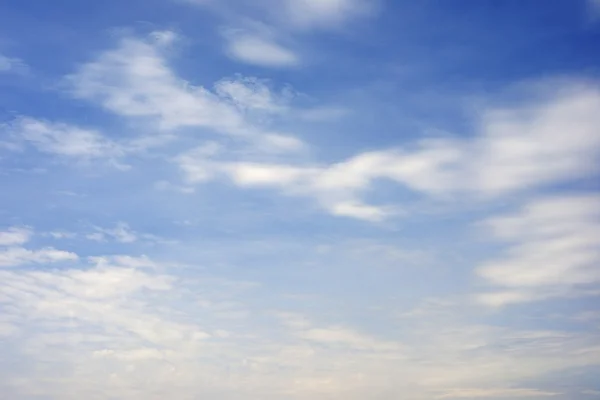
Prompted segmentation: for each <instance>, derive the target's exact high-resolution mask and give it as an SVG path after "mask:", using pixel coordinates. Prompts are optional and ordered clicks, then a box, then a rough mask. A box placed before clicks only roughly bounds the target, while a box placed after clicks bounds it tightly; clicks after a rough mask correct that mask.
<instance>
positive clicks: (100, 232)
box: [86, 222, 139, 243]
mask: <svg viewBox="0 0 600 400" xmlns="http://www.w3.org/2000/svg"><path fill="white" fill-rule="evenodd" d="M95 229H96V232H94V233H90V234H88V235H86V237H87V238H88V239H90V240H95V241H99V242H102V241H105V240H106V238H107V237H108V238H111V239H114V240H116V241H117V242H120V243H133V242H136V241H137V240H138V239H139V237H138V236H139V235H138V234H137V233H136V232H135V231H133V230H132V229H131V227H130V226H129V225H128V224H127V223H125V222H118V223H117V225H116V226H115V227H114V228H110V229H109V228H99V227H96V228H95Z"/></svg>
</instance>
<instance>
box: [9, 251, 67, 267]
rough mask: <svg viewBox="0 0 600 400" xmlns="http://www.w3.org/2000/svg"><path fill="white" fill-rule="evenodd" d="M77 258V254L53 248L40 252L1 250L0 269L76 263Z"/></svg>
mask: <svg viewBox="0 0 600 400" xmlns="http://www.w3.org/2000/svg"><path fill="white" fill-rule="evenodd" d="M77 258H78V257H77V254H75V253H71V252H69V251H63V250H57V249H55V248H53V247H46V248H43V249H39V250H28V249H25V248H23V247H8V248H5V249H0V267H17V266H20V265H27V264H48V263H55V262H61V261H75V260H77Z"/></svg>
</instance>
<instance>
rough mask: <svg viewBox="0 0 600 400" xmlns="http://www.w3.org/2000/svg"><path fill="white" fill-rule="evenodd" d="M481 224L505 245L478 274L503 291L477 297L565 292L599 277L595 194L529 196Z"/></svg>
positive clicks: (599, 208)
mask: <svg viewBox="0 0 600 400" xmlns="http://www.w3.org/2000/svg"><path fill="white" fill-rule="evenodd" d="M487 225H488V226H489V227H490V228H491V229H492V233H493V234H494V235H495V236H496V237H497V238H498V239H500V240H505V241H508V242H509V243H511V247H510V248H509V250H508V252H507V253H508V254H507V256H506V257H505V258H503V259H500V260H498V261H494V262H490V263H489V264H487V265H484V266H482V267H480V269H479V270H478V273H479V275H480V276H482V277H483V278H485V279H487V280H488V281H489V282H490V283H492V284H493V285H496V286H503V287H505V288H507V290H506V291H501V292H492V293H488V294H484V295H481V296H480V300H481V301H482V302H484V303H486V304H489V305H492V306H502V305H506V304H511V303H519V302H526V301H532V300H540V299H544V298H547V297H554V296H565V295H568V294H569V293H572V292H575V293H577V290H578V289H579V290H581V287H582V286H583V288H585V286H586V285H590V284H593V283H597V282H598V281H600V273H599V272H598V268H597V265H598V263H599V262H600V254H599V253H598V246H600V239H598V238H600V198H598V197H597V196H583V195H582V196H561V197H555V198H544V199H539V200H534V201H532V202H531V203H530V204H528V205H526V206H525V207H524V209H523V210H521V211H519V212H517V213H515V214H514V215H509V216H506V217H499V218H494V219H491V220H489V221H488V222H487Z"/></svg>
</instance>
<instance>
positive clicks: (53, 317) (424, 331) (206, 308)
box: [0, 249, 598, 400]
mask: <svg viewBox="0 0 600 400" xmlns="http://www.w3.org/2000/svg"><path fill="white" fill-rule="evenodd" d="M34 251H38V249H34ZM189 267H193V266H189ZM189 267H188V268H189ZM177 271H178V270H177V269H175V270H174V269H172V268H171V267H169V266H166V265H165V264H164V262H160V261H157V260H152V259H150V258H148V257H145V256H140V257H132V256H118V255H115V256H98V257H89V258H88V259H87V260H85V261H84V260H83V259H81V258H80V261H78V262H77V263H76V264H72V265H71V266H69V267H68V268H61V269H60V270H44V271H42V270H24V271H17V270H0V277H1V278H2V281H3V285H2V286H1V287H0V301H1V302H2V304H3V306H5V307H8V308H7V310H10V311H9V312H8V313H7V314H5V317H6V320H5V321H4V320H2V321H0V327H2V330H0V334H1V335H2V336H3V338H4V341H5V342H6V343H15V341H17V342H18V341H24V343H25V344H26V347H27V349H29V354H37V356H36V357H37V358H36V360H37V361H38V362H43V361H45V360H47V361H50V360H52V370H50V369H48V368H47V367H42V368H32V366H31V365H29V361H27V362H26V365H27V368H28V369H31V370H30V371H31V374H30V375H29V380H28V382H29V385H28V386H27V387H26V388H25V387H22V386H20V384H19V380H18V378H17V377H16V375H15V374H13V373H12V372H9V373H8V374H7V376H6V380H5V382H6V384H5V388H6V390H14V389H15V388H20V390H21V393H26V394H28V395H35V394H41V393H45V394H46V395H50V396H56V397H58V398H61V399H63V398H64V399H67V400H68V399H75V398H78V397H81V396H83V395H85V396H91V397H89V398H102V397H106V396H108V397H110V396H126V397H127V398H131V399H143V398H148V395H149V394H148V393H150V392H152V393H155V395H156V396H157V397H156V398H158V397H160V396H163V395H165V393H166V391H167V390H168V391H169V393H170V394H171V395H177V396H178V398H182V399H192V398H195V397H197V396H199V395H202V394H207V393H212V394H213V395H217V396H218V395H223V396H226V395H227V393H230V392H229V390H231V385H233V386H234V387H237V386H238V385H244V387H245V393H246V394H248V395H253V396H261V398H271V397H269V396H275V397H276V396H300V397H307V396H308V397H310V396H313V397H314V396H317V397H323V396H324V397H327V396H331V395H333V394H337V395H344V396H347V398H350V399H360V398H363V396H365V395H367V394H368V393H389V394H400V393H404V394H410V395H411V398H415V399H427V398H432V397H435V398H461V397H462V398H485V397H494V396H496V397H508V398H512V397H519V396H520V397H535V396H538V397H539V396H542V397H543V396H550V395H551V393H552V392H549V391H544V390H537V389H535V388H527V389H525V388H523V389H521V388H514V387H503V386H498V376H499V374H501V375H502V376H503V380H504V381H515V380H521V379H526V378H528V377H531V376H535V375H538V374H543V373H550V372H553V371H559V370H562V369H564V368H568V367H573V368H575V367H581V366H591V365H597V363H598V358H597V356H598V349H597V348H595V347H594V340H593V338H592V337H591V336H590V335H587V334H583V333H573V332H560V331H523V330H521V331H518V330H514V329H505V328H498V327H492V326H482V325H477V324H471V325H464V324H463V325H456V326H455V325H451V324H449V323H448V321H447V320H445V319H438V318H437V317H433V318H429V320H428V321H429V325H428V326H420V325H419V322H418V320H413V321H406V320H405V321H403V323H402V325H404V326H406V325H407V324H409V323H410V324H415V325H414V326H413V328H414V330H413V331H412V332H411V333H410V334H406V333H404V334H400V335H395V337H394V338H393V339H391V338H385V337H381V336H380V335H377V334H374V333H371V332H368V331H365V330H364V329H357V328H355V327H352V326H348V325H339V324H338V325H323V324H321V323H318V322H317V321H315V320H313V319H312V318H310V317H307V316H305V315H303V314H300V313H297V312H289V311H286V310H285V309H284V308H282V307H281V306H279V307H274V306H271V307H270V309H271V310H273V312H272V313H271V314H272V318H271V319H267V320H265V321H263V322H262V324H261V325H260V326H257V325H256V324H255V322H254V321H255V318H261V319H264V318H266V317H268V316H269V313H268V312H266V310H265V309H256V308H253V307H252V306H251V305H250V303H248V302H246V301H244V298H245V297H244V296H245V294H244V291H242V292H239V291H238V290H236V291H231V289H230V288H231V287H236V283H235V282H223V281H221V282H220V283H219V282H218V281H211V280H210V279H208V277H204V278H203V279H201V280H197V279H194V280H192V281H189V282H186V279H185V278H183V277H180V276H178V275H175V274H176V273H177ZM232 285H233V286H232ZM239 287H241V286H239ZM190 288H194V290H193V291H190V290H189V289H190ZM173 296H176V297H177V298H180V300H182V301H184V302H185V303H187V304H189V305H190V306H191V307H192V309H196V312H198V313H200V314H199V315H198V318H191V315H190V314H187V313H181V311H182V310H179V312H174V310H173V309H172V308H171V307H172V306H169V305H168V304H169V303H170V301H169V299H172V298H173ZM181 296H183V297H181ZM225 306H226V307H225ZM224 307H225V308H224ZM240 307H241V308H240ZM236 308H238V309H239V311H244V312H243V313H239V312H238V313H232V312H231V311H235V310H236ZM228 310H230V311H228ZM267 310H268V309H267ZM448 312H453V311H452V308H448V309H447V310H446V313H448ZM24 320H27V321H28V324H29V326H33V327H36V329H35V330H30V329H27V330H25V329H24V328H23V325H22V323H23V321H24ZM59 321H64V324H66V325H65V326H66V327H70V328H69V329H67V330H66V331H65V328H64V327H63V328H61V326H62V323H60V324H58V322H59ZM265 324H266V325H265ZM423 337H427V340H426V341H423V340H422V338H423ZM498 345H502V346H503V347H504V348H507V347H508V348H509V349H510V351H511V354H513V356H514V357H517V358H516V359H511V360H508V359H507V358H506V356H505V355H504V351H498ZM553 349H561V352H560V353H556V352H555V351H554V350H553ZM565 354H568V355H569V357H567V358H566V359H565V358H564V355H565ZM27 360H28V359H27ZM515 363H518V367H517V366H515V365H516V364H515ZM75 365H76V366H77V368H76V370H73V369H72V367H73V366H75ZM67 371H72V372H67ZM323 371H327V373H326V376H324V375H323V374H322V372H323ZM57 374H60V375H61V376H62V378H61V379H60V380H53V377H54V376H58V375H57ZM398 376H403V377H404V382H413V383H414V384H412V385H410V384H406V385H405V384H404V383H402V382H399V381H398V379H397V377H398ZM142 381H145V382H146V384H144V385H143V386H140V384H141V382H142ZM97 382H103V384H102V385H101V386H99V385H98V384H97ZM166 382H169V384H168V385H166V386H165V384H166ZM482 387H487V389H478V388H482ZM489 387H492V388H493V389H489ZM149 391H150V392H149ZM152 396H154V395H152ZM152 396H151V398H154V397H152ZM275 397H273V398H275Z"/></svg>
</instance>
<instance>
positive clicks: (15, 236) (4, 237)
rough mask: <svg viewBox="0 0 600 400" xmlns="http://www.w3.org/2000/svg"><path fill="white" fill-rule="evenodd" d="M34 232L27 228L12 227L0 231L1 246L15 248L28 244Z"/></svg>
mask: <svg viewBox="0 0 600 400" xmlns="http://www.w3.org/2000/svg"><path fill="white" fill-rule="evenodd" d="M31 235H32V231H31V230H30V229H28V228H25V227H11V228H8V229H7V230H5V231H0V246H14V245H20V244H24V243H27V242H28V241H29V239H30V238H31Z"/></svg>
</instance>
